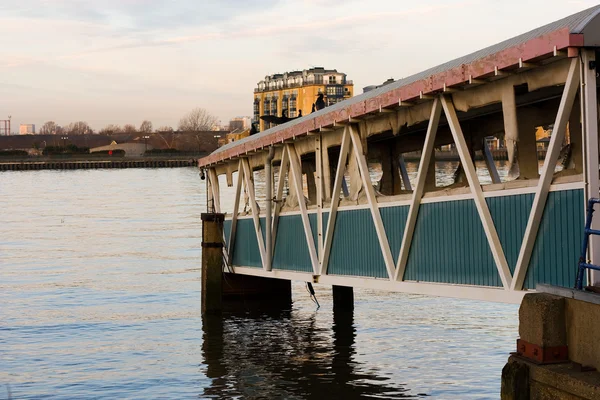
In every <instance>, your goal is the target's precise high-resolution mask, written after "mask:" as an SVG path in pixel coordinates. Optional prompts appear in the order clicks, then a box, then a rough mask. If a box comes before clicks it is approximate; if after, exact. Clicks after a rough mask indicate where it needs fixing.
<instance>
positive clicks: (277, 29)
mask: <svg viewBox="0 0 600 400" xmlns="http://www.w3.org/2000/svg"><path fill="white" fill-rule="evenodd" d="M65 1H67V0H65ZM148 1H150V0H137V1H135V0H129V2H133V3H137V2H139V3H146V2H148ZM242 2H243V1H242V0H229V1H228V2H226V3H230V4H234V3H240V4H241V3H242ZM249 3H261V4H266V3H264V0H252V1H250V2H249ZM267 3H269V2H267ZM471 4H473V2H472V1H467V2H461V3H453V4H444V5H433V6H424V7H417V8H412V9H404V10H400V11H388V12H375V13H370V14H354V15H349V16H338V17H333V18H320V19H317V20H308V21H304V22H298V23H294V24H280V25H276V24H268V25H264V24H262V25H260V26H255V27H250V28H242V29H239V28H238V29H222V30H217V31H213V32H203V33H199V34H195V35H185V36H173V37H166V38H163V39H145V40H137V41H131V42H128V43H122V44H118V45H114V46H107V47H100V48H96V49H91V50H85V51H81V52H77V53H71V54H64V55H61V56H58V57H57V58H56V59H58V60H65V59H76V58H81V57H85V56H87V55H92V54H97V53H106V52H113V51H119V50H131V49H136V48H150V47H161V46H172V45H179V44H183V43H190V42H202V41H215V40H232V39H251V38H258V37H271V38H272V37H278V36H283V35H291V34H304V33H307V32H316V31H322V32H325V31H327V32H332V31H335V30H343V29H356V27H358V26H362V25H367V24H370V23H372V22H382V21H386V20H387V21H389V20H393V19H399V18H404V17H409V16H416V15H425V14H432V13H438V12H441V11H443V10H446V9H449V8H452V9H456V8H461V7H467V6H469V5H471ZM0 66H4V67H7V66H9V65H8V64H4V65H1V64H0Z"/></svg>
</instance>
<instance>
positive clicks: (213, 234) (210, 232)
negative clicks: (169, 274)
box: [201, 213, 225, 315]
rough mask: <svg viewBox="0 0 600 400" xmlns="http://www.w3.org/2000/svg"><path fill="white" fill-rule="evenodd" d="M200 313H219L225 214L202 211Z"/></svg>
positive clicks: (220, 308)
mask: <svg viewBox="0 0 600 400" xmlns="http://www.w3.org/2000/svg"><path fill="white" fill-rule="evenodd" d="M201 219H202V315H205V314H220V313H221V310H222V308H223V304H222V299H221V297H222V275H223V221H224V220H225V214H216V213H210V214H209V213H202V215H201Z"/></svg>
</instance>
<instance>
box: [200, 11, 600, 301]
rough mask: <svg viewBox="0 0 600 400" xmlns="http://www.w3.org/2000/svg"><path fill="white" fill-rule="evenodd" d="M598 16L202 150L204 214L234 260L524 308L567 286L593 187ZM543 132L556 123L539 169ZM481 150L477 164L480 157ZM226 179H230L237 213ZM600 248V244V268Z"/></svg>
mask: <svg viewBox="0 0 600 400" xmlns="http://www.w3.org/2000/svg"><path fill="white" fill-rule="evenodd" d="M599 12H600V7H594V8H592V9H589V10H586V11H584V12H581V13H579V14H575V15H572V16H569V17H567V18H565V19H562V20H560V21H556V22H554V23H552V24H549V25H546V26H544V27H541V28H539V29H536V30H533V31H531V32H528V33H526V34H523V35H520V36H518V37H515V38H512V39H509V40H507V41H505V42H502V43H499V44H497V45H494V46H491V47H489V48H486V49H483V50H480V51H478V52H475V53H473V54H469V55H466V56H464V57H461V58H459V59H456V60H453V61H450V62H448V63H445V64H442V65H440V66H437V67H434V68H431V69H429V70H427V71H423V72H422V73H419V74H417V75H414V76H411V77H408V78H405V79H402V80H399V81H396V82H394V83H392V84H389V85H386V86H383V87H381V88H379V89H376V90H373V91H370V92H368V93H365V94H363V95H360V96H357V97H354V98H352V99H348V100H346V101H343V102H341V103H338V104H335V105H333V106H331V107H327V108H325V109H323V110H320V111H318V112H315V113H312V114H310V115H307V116H304V117H303V118H300V119H296V120H294V121H292V122H289V123H286V124H284V125H280V126H277V127H275V128H272V129H269V130H267V131H265V132H261V133H259V134H257V135H254V136H251V137H248V138H246V139H244V140H240V141H237V142H234V143H231V144H228V145H226V146H224V147H222V148H220V149H218V150H217V151H215V152H214V153H212V154H211V155H210V156H208V157H205V158H203V159H201V160H200V161H199V167H200V168H202V169H203V170H205V171H206V175H207V176H208V197H209V204H210V209H211V211H214V212H217V213H224V214H226V216H225V221H224V235H223V236H224V238H223V240H224V246H225V249H224V256H225V260H226V264H227V265H228V268H231V270H233V271H235V274H242V275H253V276H257V277H268V278H277V279H285V280H303V281H307V282H319V283H326V284H331V285H334V286H343V287H365V288H375V289H382V290H392V291H401V292H410V293H420V294H429V295H437V296H455V297H462V298H471V299H484V300H491V301H501V302H515V303H518V302H520V301H521V299H522V297H523V295H524V293H525V292H526V291H527V290H532V289H535V287H536V285H538V284H540V283H544V284H551V285H556V286H563V287H569V286H572V285H573V282H574V281H573V279H574V277H575V273H576V265H577V260H578V258H579V255H578V251H579V247H580V243H581V239H582V229H583V223H584V207H585V206H584V205H585V203H586V201H587V199H588V198H590V197H597V196H598V193H599V178H598V101H597V90H598V82H597V78H596V76H597V68H596V57H597V54H596V50H597V49H598V48H600V17H599V16H598V13H599ZM540 126H542V127H545V128H546V129H551V130H552V134H551V137H550V142H549V145H548V149H547V153H546V156H545V159H544V163H543V167H542V168H541V169H540V168H539V165H538V157H537V148H536V137H535V132H536V129H537V127H540ZM489 137H496V138H500V139H503V140H505V142H506V146H507V148H508V155H509V157H508V158H509V162H510V166H511V168H510V173H509V174H508V176H502V177H501V176H500V175H499V174H498V171H497V169H496V164H495V163H494V161H493V158H492V157H491V155H490V151H489V150H490V149H489V148H488V147H487V145H486V138H489ZM448 144H454V146H455V147H456V150H457V151H458V154H459V156H460V166H459V167H458V169H457V170H456V171H455V178H454V181H453V183H452V184H451V185H449V186H445V187H441V186H440V185H439V184H438V183H436V179H435V173H436V168H437V165H436V162H435V161H436V160H435V156H434V149H435V148H437V147H439V146H444V145H448ZM414 151H421V153H422V157H421V159H420V163H419V167H418V173H417V176H416V177H415V178H410V177H409V176H408V174H407V171H406V166H405V162H404V158H403V154H406V153H410V152H414ZM478 152H479V153H481V154H482V155H483V157H484V159H485V161H486V162H485V165H484V166H483V167H482V166H481V164H478V165H479V166H477V167H476V164H475V163H474V156H475V154H476V153H478ZM376 170H380V171H382V172H381V174H380V175H379V176H377V177H376V178H374V175H376V174H375V173H374V171H376ZM259 173H260V174H261V175H262V176H264V177H266V178H265V190H264V191H261V192H259V191H257V190H256V188H255V187H256V185H255V183H256V182H257V181H256V179H255V177H256V176H257V174H259ZM482 175H486V176H489V180H488V181H487V182H483V181H482V180H481V178H480V176H482ZM374 180H375V182H374ZM223 185H228V186H233V187H235V188H236V196H235V201H234V202H233V204H232V207H231V206H230V207H229V208H227V209H226V207H225V204H226V203H227V199H222V198H221V197H220V196H221V195H220V187H221V186H223ZM259 203H260V204H262V205H263V206H262V207H259ZM596 228H597V227H596ZM599 250H600V246H598V243H597V242H595V241H594V242H593V243H592V245H591V251H590V254H589V256H590V259H591V260H592V261H593V262H595V263H598V262H600V257H599V254H598V251H599ZM590 279H594V277H590Z"/></svg>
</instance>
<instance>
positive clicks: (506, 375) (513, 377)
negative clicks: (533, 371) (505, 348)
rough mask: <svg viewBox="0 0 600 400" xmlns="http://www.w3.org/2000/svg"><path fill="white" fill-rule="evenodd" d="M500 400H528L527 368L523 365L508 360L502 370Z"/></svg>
mask: <svg viewBox="0 0 600 400" xmlns="http://www.w3.org/2000/svg"><path fill="white" fill-rule="evenodd" d="M500 399H501V400H529V399H530V389H529V367H528V366H527V364H525V363H521V362H516V361H514V360H509V362H508V363H507V364H506V365H505V366H504V368H502V381H501V386H500Z"/></svg>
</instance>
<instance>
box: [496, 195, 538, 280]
mask: <svg viewBox="0 0 600 400" xmlns="http://www.w3.org/2000/svg"><path fill="white" fill-rule="evenodd" d="M534 197H535V195H534V194H533V193H525V194H519V195H515V196H500V197H489V198H487V199H486V202H487V205H488V207H489V208H490V213H491V214H492V219H493V220H494V225H495V226H496V231H497V232H498V236H499V237H500V243H502V248H503V249H504V254H505V255H506V261H507V262H508V266H509V268H510V272H511V273H514V272H515V267H516V265H517V259H518V258H519V252H520V251H521V244H522V243H523V235H524V234H525V229H526V228H527V221H528V220H529V213H530V212H531V206H532V205H533V198H534Z"/></svg>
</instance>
